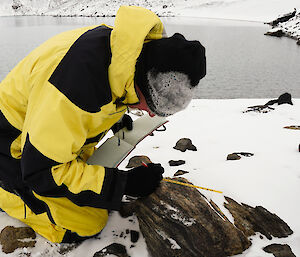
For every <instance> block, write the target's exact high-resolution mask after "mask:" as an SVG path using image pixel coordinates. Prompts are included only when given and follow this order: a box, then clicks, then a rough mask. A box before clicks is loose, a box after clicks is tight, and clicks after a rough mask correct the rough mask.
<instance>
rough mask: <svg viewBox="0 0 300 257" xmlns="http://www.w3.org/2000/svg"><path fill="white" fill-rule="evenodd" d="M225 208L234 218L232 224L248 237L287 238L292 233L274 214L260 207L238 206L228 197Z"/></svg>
mask: <svg viewBox="0 0 300 257" xmlns="http://www.w3.org/2000/svg"><path fill="white" fill-rule="evenodd" d="M225 199H226V201H227V203H225V204H224V205H225V208H227V209H228V210H229V211H230V213H231V214H232V216H233V218H234V224H235V226H236V227H237V228H239V229H240V230H241V231H243V233H244V234H245V235H246V236H247V237H248V236H252V235H254V234H255V233H256V232H259V233H261V234H262V235H264V236H265V237H266V238H268V239H270V240H271V239H272V236H273V237H278V238H282V237H287V236H289V235H291V234H292V233H293V231H292V230H291V228H290V227H289V226H288V225H287V224H286V223H285V222H284V221H283V220H282V219H280V218H279V217H278V216H277V215H276V214H273V213H270V212H269V211H268V210H267V209H265V208H264V207H262V206H256V207H255V208H253V207H251V206H249V205H246V204H239V203H237V202H236V201H234V200H233V199H231V198H229V197H225Z"/></svg>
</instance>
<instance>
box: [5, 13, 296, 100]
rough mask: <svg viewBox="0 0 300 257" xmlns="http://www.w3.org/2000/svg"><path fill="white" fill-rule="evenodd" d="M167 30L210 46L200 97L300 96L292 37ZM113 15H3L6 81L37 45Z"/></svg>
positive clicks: (218, 27) (223, 29) (252, 30)
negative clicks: (16, 66)
mask: <svg viewBox="0 0 300 257" xmlns="http://www.w3.org/2000/svg"><path fill="white" fill-rule="evenodd" d="M162 20H163V22H164V24H165V27H166V30H167V33H168V34H169V35H172V34H173V33H175V32H180V33H182V34H184V35H185V36H186V37H187V38H188V39H197V40H200V42H201V43H202V44H203V45H204V46H205V47H206V55H207V76H206V77H205V78H204V79H203V80H202V81H201V82H200V86H199V87H198V89H197V91H196V92H197V95H196V96H195V98H274V97H277V96H279V95H280V94H282V93H284V92H290V93H291V94H292V96H293V97H297V98H300V75H299V71H300V46H297V45H296V43H295V41H293V40H291V39H287V38H273V37H267V36H264V35H263V34H264V32H265V31H266V30H267V29H269V27H268V26H266V25H263V24H260V23H253V22H252V23H251V22H239V21H229V20H213V19H199V18H162ZM113 22H114V19H113V18H101V17H100V18H89V17H76V18H75V17H73V18H68V17H47V16H25V17H0V31H1V38H0V49H1V50H0V80H2V79H3V78H4V77H5V75H6V74H7V73H8V72H9V71H10V70H11V69H12V68H13V67H14V65H16V64H17V63H18V61H20V60H21V59H22V58H23V57H25V56H26V55H27V54H28V53H29V52H30V51H31V50H32V49H34V48H35V47H36V46H38V45H39V44H40V43H42V42H43V41H45V40H46V39H48V38H49V37H51V36H53V35H55V34H57V33H60V32H62V31H65V30H70V29H74V28H78V27H82V26H88V25H94V24H101V23H105V24H108V25H113Z"/></svg>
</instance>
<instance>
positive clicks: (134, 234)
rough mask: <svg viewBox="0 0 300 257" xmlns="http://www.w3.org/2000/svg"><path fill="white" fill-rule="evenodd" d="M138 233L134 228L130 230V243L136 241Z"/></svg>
mask: <svg viewBox="0 0 300 257" xmlns="http://www.w3.org/2000/svg"><path fill="white" fill-rule="evenodd" d="M139 237H140V233H139V232H138V231H135V230H130V240H131V242H132V243H136V242H137V241H138V240H139Z"/></svg>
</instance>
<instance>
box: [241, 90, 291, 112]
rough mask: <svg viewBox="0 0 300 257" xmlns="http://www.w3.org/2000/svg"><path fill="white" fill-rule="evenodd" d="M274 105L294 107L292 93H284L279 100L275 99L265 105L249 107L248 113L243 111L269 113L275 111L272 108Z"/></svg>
mask: <svg viewBox="0 0 300 257" xmlns="http://www.w3.org/2000/svg"><path fill="white" fill-rule="evenodd" d="M274 104H278V105H281V104H290V105H293V102H292V95H291V94H290V93H284V94H282V95H280V96H279V97H278V98H277V99H273V100H270V101H268V102H267V103H265V104H264V105H255V106H248V107H247V110H246V111H243V113H247V112H259V113H268V112H269V111H273V110H275V108H273V107H270V105H274Z"/></svg>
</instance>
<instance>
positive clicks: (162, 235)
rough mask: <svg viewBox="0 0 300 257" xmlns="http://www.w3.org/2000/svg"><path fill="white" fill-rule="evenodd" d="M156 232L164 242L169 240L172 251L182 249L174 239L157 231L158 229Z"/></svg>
mask: <svg viewBox="0 0 300 257" xmlns="http://www.w3.org/2000/svg"><path fill="white" fill-rule="evenodd" d="M155 231H156V233H157V234H159V235H160V236H161V237H162V238H163V240H168V241H169V242H170V244H171V249H173V250H177V249H178V250H179V249H181V247H180V246H179V245H178V244H177V242H176V241H175V240H174V239H173V238H170V237H168V236H167V235H166V233H165V232H163V231H160V230H157V229H156V230H155Z"/></svg>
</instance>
